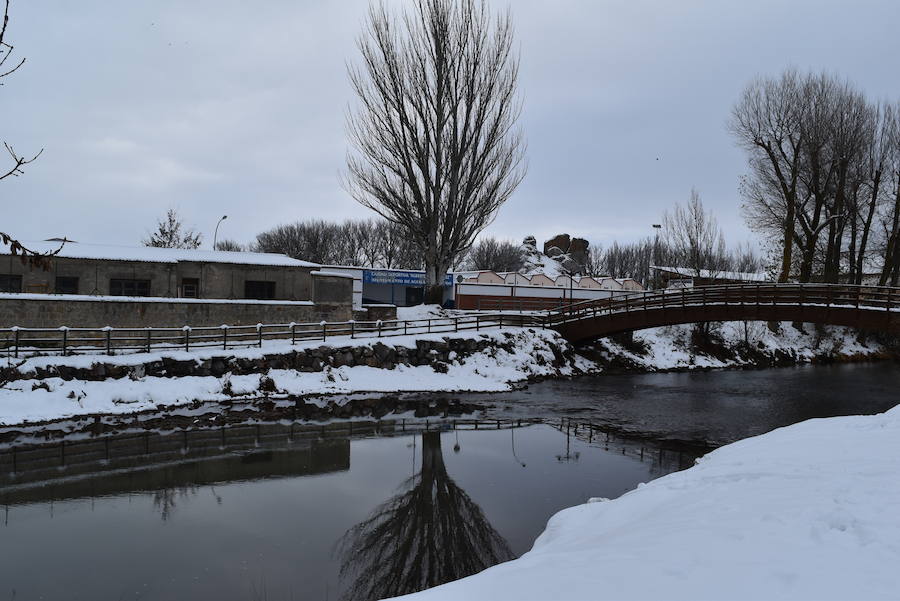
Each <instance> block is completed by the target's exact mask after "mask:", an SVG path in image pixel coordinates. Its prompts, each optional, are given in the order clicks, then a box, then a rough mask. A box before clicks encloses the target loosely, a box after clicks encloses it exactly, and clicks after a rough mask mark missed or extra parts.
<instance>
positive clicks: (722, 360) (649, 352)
mask: <svg viewBox="0 0 900 601" xmlns="http://www.w3.org/2000/svg"><path fill="white" fill-rule="evenodd" d="M579 352H580V353H581V354H583V355H584V356H585V357H587V358H589V359H590V360H591V361H593V362H595V363H596V364H597V366H598V368H600V369H602V370H603V371H604V372H605V373H646V372H657V371H673V370H694V369H722V368H735V367H738V368H746V367H784V366H790V365H801V364H805V363H841V362H854V361H869V360H880V359H895V358H896V357H897V349H896V342H895V341H890V340H887V339H884V338H881V337H879V336H878V335H876V334H872V333H869V334H866V335H864V336H863V337H862V338H861V337H860V333H859V332H858V331H857V330H854V329H851V328H845V327H839V326H819V327H817V326H814V325H812V324H803V325H802V329H798V328H797V327H795V326H794V325H793V324H791V323H789V322H781V323H778V324H777V327H776V329H775V331H773V330H771V329H770V328H769V327H768V326H767V324H765V323H763V322H746V323H745V322H724V323H721V324H714V326H713V329H712V330H711V331H710V332H708V333H706V334H705V335H702V336H697V335H696V334H695V326H694V325H693V324H688V325H678V326H667V327H661V328H652V329H648V330H641V331H637V332H634V334H633V336H632V337H631V339H630V340H629V339H627V338H623V337H617V338H605V339H601V340H598V341H596V342H595V343H594V344H592V345H589V346H587V347H584V348H580V349H579Z"/></svg>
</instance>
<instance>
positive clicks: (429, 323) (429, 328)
mask: <svg viewBox="0 0 900 601" xmlns="http://www.w3.org/2000/svg"><path fill="white" fill-rule="evenodd" d="M428 333H429V334H431V318H430V317H429V318H428Z"/></svg>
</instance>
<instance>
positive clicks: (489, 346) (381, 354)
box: [0, 328, 594, 425]
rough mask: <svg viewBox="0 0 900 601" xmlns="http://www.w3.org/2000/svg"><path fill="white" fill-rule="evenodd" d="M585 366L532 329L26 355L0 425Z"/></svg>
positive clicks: (506, 381) (436, 386)
mask: <svg viewBox="0 0 900 601" xmlns="http://www.w3.org/2000/svg"><path fill="white" fill-rule="evenodd" d="M592 369H594V365H593V364H592V363H590V362H589V361H587V360H585V359H583V358H582V357H579V356H578V355H576V354H575V352H574V349H573V348H572V346H571V345H569V344H568V343H567V342H566V341H565V340H564V339H563V338H562V337H560V336H559V335H558V334H556V333H555V332H552V331H549V330H542V329H532V328H506V329H502V330H500V329H495V330H492V331H488V332H467V333H458V334H430V335H429V334H426V335H416V336H398V337H394V338H384V339H380V340H379V339H375V340H373V339H371V338H369V339H356V340H351V339H349V338H347V339H346V340H340V339H337V340H335V341H331V343H330V344H329V345H325V344H323V343H320V342H305V343H301V344H297V345H295V346H292V345H290V344H289V343H288V342H284V343H280V342H277V343H276V342H273V343H266V344H264V345H263V347H262V348H254V349H243V350H230V351H227V353H226V352H224V351H221V350H219V351H217V350H203V351H198V352H191V353H185V352H180V351H172V352H163V353H140V354H133V355H122V356H114V357H106V356H91V355H82V356H74V357H35V358H31V359H27V360H23V361H20V362H17V363H12V362H10V363H9V364H8V365H7V366H6V368H5V372H4V373H5V383H4V385H3V386H2V388H0V425H12V424H20V423H29V422H46V421H50V420H58V419H65V418H70V417H75V416H79V415H111V414H128V413H137V412H143V411H151V410H156V411H159V410H164V409H166V408H169V407H176V406H184V405H188V404H191V403H195V402H202V401H213V402H215V401H224V402H232V401H235V400H242V399H243V400H246V399H253V398H259V397H266V398H285V397H306V396H312V395H316V397H318V398H308V399H306V400H307V402H309V403H323V402H325V401H324V400H323V399H322V398H321V395H338V394H348V393H354V392H428V391H436V392H438V391H439V392H463V391H477V392H496V391H505V390H510V389H511V388H512V387H513V386H514V385H515V384H516V383H517V382H522V381H527V380H529V379H533V378H542V377H560V376H572V375H577V374H580V373H584V372H587V371H590V370H592Z"/></svg>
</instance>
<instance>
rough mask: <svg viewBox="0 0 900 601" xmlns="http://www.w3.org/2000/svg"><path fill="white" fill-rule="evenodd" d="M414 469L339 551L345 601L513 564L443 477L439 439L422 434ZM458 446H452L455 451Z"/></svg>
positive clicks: (478, 513)
mask: <svg viewBox="0 0 900 601" xmlns="http://www.w3.org/2000/svg"><path fill="white" fill-rule="evenodd" d="M421 438H422V455H421V457H422V463H421V469H420V470H419V472H418V473H417V474H415V475H414V476H412V477H410V478H409V479H408V480H406V481H405V482H404V483H403V484H402V485H401V486H400V489H401V491H402V492H400V493H398V494H397V495H395V496H393V497H391V498H390V499H388V500H387V501H385V502H384V503H382V504H381V505H379V506H378V507H377V508H376V509H375V511H373V512H372V514H371V515H370V516H369V517H368V518H367V519H366V520H364V521H362V522H360V523H358V524H356V525H355V526H354V527H353V528H351V529H350V530H348V531H347V533H346V534H345V535H344V537H343V538H342V539H341V541H340V543H339V551H340V555H341V558H342V559H341V576H342V577H343V578H348V579H351V578H352V584H350V585H349V587H348V588H347V589H346V592H345V594H344V598H345V599H383V598H386V597H395V596H398V595H402V594H405V593H411V592H415V591H420V590H423V589H426V588H430V587H432V586H436V585H438V584H443V583H445V582H450V581H451V580H456V579H458V578H463V577H465V576H469V575H471V574H475V573H476V572H480V571H481V570H483V569H485V568H487V567H490V566H492V565H495V564H498V563H500V562H502V561H507V560H509V559H512V558H513V557H514V555H513V552H512V550H511V549H510V547H509V544H508V543H507V542H506V540H505V539H504V538H503V536H501V535H500V533H499V532H497V531H496V530H495V529H494V527H493V526H491V524H490V522H488V520H487V517H486V516H485V515H484V512H483V511H482V510H481V508H480V507H479V506H478V505H477V504H476V503H475V502H474V501H473V500H472V498H471V497H470V496H469V495H468V494H466V491H464V490H463V489H462V488H460V487H459V486H458V485H457V484H456V482H455V481H454V480H453V478H451V477H450V476H449V474H448V473H447V467H446V465H445V463H444V453H443V448H442V446H441V434H440V432H423V433H422V435H421ZM458 444H459V443H458V442H457V443H456V446H457V447H458Z"/></svg>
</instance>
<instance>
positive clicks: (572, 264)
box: [559, 257, 583, 273]
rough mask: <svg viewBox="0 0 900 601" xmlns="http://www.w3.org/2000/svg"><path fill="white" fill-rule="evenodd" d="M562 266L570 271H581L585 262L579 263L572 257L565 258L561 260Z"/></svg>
mask: <svg viewBox="0 0 900 601" xmlns="http://www.w3.org/2000/svg"><path fill="white" fill-rule="evenodd" d="M559 264H560V265H562V268H563V269H565V270H566V271H568V272H569V273H581V271H582V269H583V264H581V263H578V262H577V261H576V260H575V259H572V258H570V257H565V258H563V259H562V260H561V261H560V262H559Z"/></svg>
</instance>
